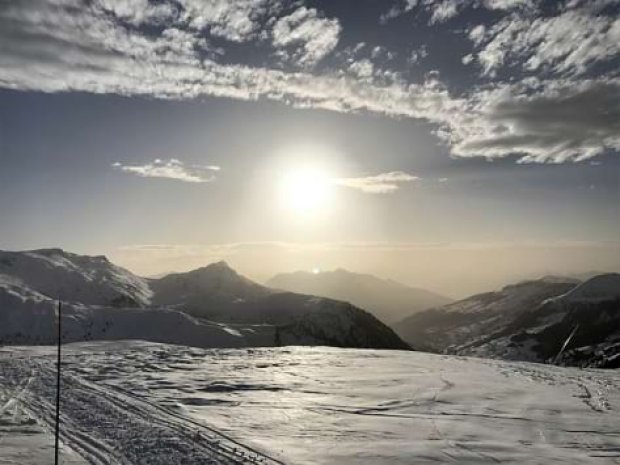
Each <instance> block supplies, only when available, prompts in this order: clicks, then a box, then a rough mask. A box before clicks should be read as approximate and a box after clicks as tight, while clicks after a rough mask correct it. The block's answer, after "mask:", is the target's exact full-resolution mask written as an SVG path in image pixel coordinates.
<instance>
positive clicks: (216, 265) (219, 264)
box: [205, 260, 232, 270]
mask: <svg viewBox="0 0 620 465" xmlns="http://www.w3.org/2000/svg"><path fill="white" fill-rule="evenodd" d="M205 268H211V269H229V270H232V268H231V266H230V265H229V264H228V262H226V261H225V260H220V261H219V262H213V263H209V264H208V265H207V266H206V267H205Z"/></svg>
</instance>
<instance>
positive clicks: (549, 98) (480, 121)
mask: <svg viewBox="0 0 620 465" xmlns="http://www.w3.org/2000/svg"><path fill="white" fill-rule="evenodd" d="M534 83H535V84H538V85H539V86H541V87H540V89H537V90H532V89H531V88H520V87H522V86H519V85H507V86H500V87H497V88H495V89H493V90H490V91H484V92H480V93H478V94H477V95H476V97H475V100H476V101H477V103H474V104H472V105H471V111H470V113H469V114H468V115H467V114H458V115H454V118H455V120H454V121H452V122H451V131H450V132H449V134H447V135H446V137H447V138H448V139H449V140H450V141H451V143H452V151H453V153H454V154H455V155H458V156H464V157H468V156H485V157H487V158H497V157H505V156H508V155H511V154H521V155H522V157H521V159H520V161H521V162H553V163H562V162H565V161H569V160H573V161H580V160H586V159H589V158H592V157H594V156H596V155H598V154H601V153H603V152H604V151H605V150H608V149H613V150H616V151H618V150H620V81H619V80H609V81H597V80H589V81H585V82H582V83H579V84H577V83H575V82H573V81H553V82H544V83H539V82H537V81H534Z"/></svg>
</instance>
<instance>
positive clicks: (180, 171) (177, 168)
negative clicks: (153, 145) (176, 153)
mask: <svg viewBox="0 0 620 465" xmlns="http://www.w3.org/2000/svg"><path fill="white" fill-rule="evenodd" d="M112 166H113V167H114V168H115V169H119V170H121V171H124V172H125V173H132V174H135V175H137V176H141V177H145V178H166V179H175V180H177V181H183V182H191V183H204V182H211V181H214V180H215V175H214V174H213V172H214V171H219V170H220V167H219V166H214V165H205V166H203V165H191V166H186V165H185V164H184V163H183V162H181V161H179V160H177V159H176V158H171V159H170V160H167V161H164V160H160V159H159V158H158V159H156V160H154V161H153V162H152V163H147V164H144V165H123V164H122V163H120V162H116V163H113V164H112Z"/></svg>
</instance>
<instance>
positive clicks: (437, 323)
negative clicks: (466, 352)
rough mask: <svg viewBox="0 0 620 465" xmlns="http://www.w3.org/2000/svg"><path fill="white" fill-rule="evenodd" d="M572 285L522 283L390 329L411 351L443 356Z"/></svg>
mask: <svg viewBox="0 0 620 465" xmlns="http://www.w3.org/2000/svg"><path fill="white" fill-rule="evenodd" d="M576 285H577V282H576V281H574V280H572V279H565V280H560V279H558V278H553V279H549V278H543V279H540V280H536V281H525V282H522V283H518V284H513V285H510V286H506V287H504V288H503V289H501V290H500V291H497V292H487V293H484V294H477V295H474V296H472V297H468V298H467V299H463V300H459V301H457V302H454V303H451V304H448V305H445V306H443V307H439V308H436V309H430V310H427V311H424V312H420V313H416V314H413V315H411V316H409V317H408V318H405V319H404V320H402V321H401V322H399V323H396V324H395V325H392V327H393V328H394V329H395V330H396V332H397V333H398V334H399V335H400V336H401V337H402V338H403V339H404V340H405V341H408V342H409V343H410V344H412V345H414V347H417V348H422V349H428V350H432V351H436V352H443V351H446V350H448V349H449V348H451V347H458V346H461V345H463V344H468V343H471V342H473V341H477V340H480V339H484V338H486V337H487V336H489V335H491V334H494V333H496V332H497V331H501V330H502V329H504V328H505V327H506V326H508V325H509V324H510V323H512V322H513V321H514V320H515V319H516V318H517V317H518V316H519V315H521V314H523V313H526V312H528V311H530V310H532V309H534V308H536V307H537V306H538V305H540V303H541V302H542V301H544V300H545V299H548V298H550V297H555V296H558V295H561V294H564V293H566V292H568V291H570V290H571V289H573V288H574V287H575V286H576Z"/></svg>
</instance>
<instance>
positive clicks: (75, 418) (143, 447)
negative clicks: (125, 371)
mask: <svg viewBox="0 0 620 465" xmlns="http://www.w3.org/2000/svg"><path fill="white" fill-rule="evenodd" d="M0 365H1V370H2V374H3V378H5V379H13V380H19V379H23V378H27V382H26V383H25V386H24V387H23V388H22V389H21V390H20V391H19V394H18V395H17V396H15V397H12V398H11V399H10V400H9V401H8V402H7V404H5V406H4V407H3V408H2V410H4V409H5V408H7V407H8V406H9V405H10V404H12V403H15V402H20V403H23V405H24V406H25V408H26V410H27V411H28V413H29V414H30V415H32V416H33V417H38V418H39V419H40V420H41V421H42V422H43V423H44V424H45V425H47V427H48V428H49V429H50V430H53V427H54V414H55V403H54V402H55V386H56V384H55V383H56V373H55V368H54V367H53V364H52V363H50V360H49V359H45V358H43V360H41V359H38V358H34V357H23V358H17V357H13V358H11V359H10V360H6V359H5V360H0ZM33 373H36V376H33ZM61 409H62V412H63V414H62V415H61V425H62V428H61V431H62V434H61V439H62V441H63V442H64V443H65V444H67V445H68V446H69V447H71V448H72V449H73V450H75V451H77V452H78V453H79V454H80V455H81V456H82V457H83V458H85V459H86V460H87V461H88V463H90V464H93V465H129V464H131V465H137V464H144V465H146V464H149V465H159V464H161V465H168V464H180V463H183V464H192V465H193V464H200V465H211V464H218V465H219V464H222V465H255V464H261V465H276V464H281V462H279V461H277V460H274V459H271V458H269V457H267V456H266V455H264V454H261V453H259V452H257V451H255V450H252V449H250V448H247V447H245V446H243V445H242V444H240V443H239V442H237V441H235V440H233V439H232V438H229V437H227V436H225V435H222V434H221V433H219V432H217V431H216V430H214V429H211V428H208V427H206V426H204V425H201V424H199V423H197V422H194V421H192V420H191V419H188V418H183V417H182V416H180V415H178V414H174V413H173V412H169V411H167V410H166V409H165V408H162V407H159V406H157V405H155V404H153V403H149V402H146V401H144V400H142V399H138V398H136V397H135V396H131V395H128V394H126V393H124V392H121V391H120V390H119V389H114V388H113V389H106V388H102V387H100V386H97V385H96V384H94V383H91V382H88V381H86V380H85V379H83V378H82V377H80V376H76V375H74V374H68V375H65V376H63V380H62V401H61ZM0 413H2V412H1V411H0Z"/></svg>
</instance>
